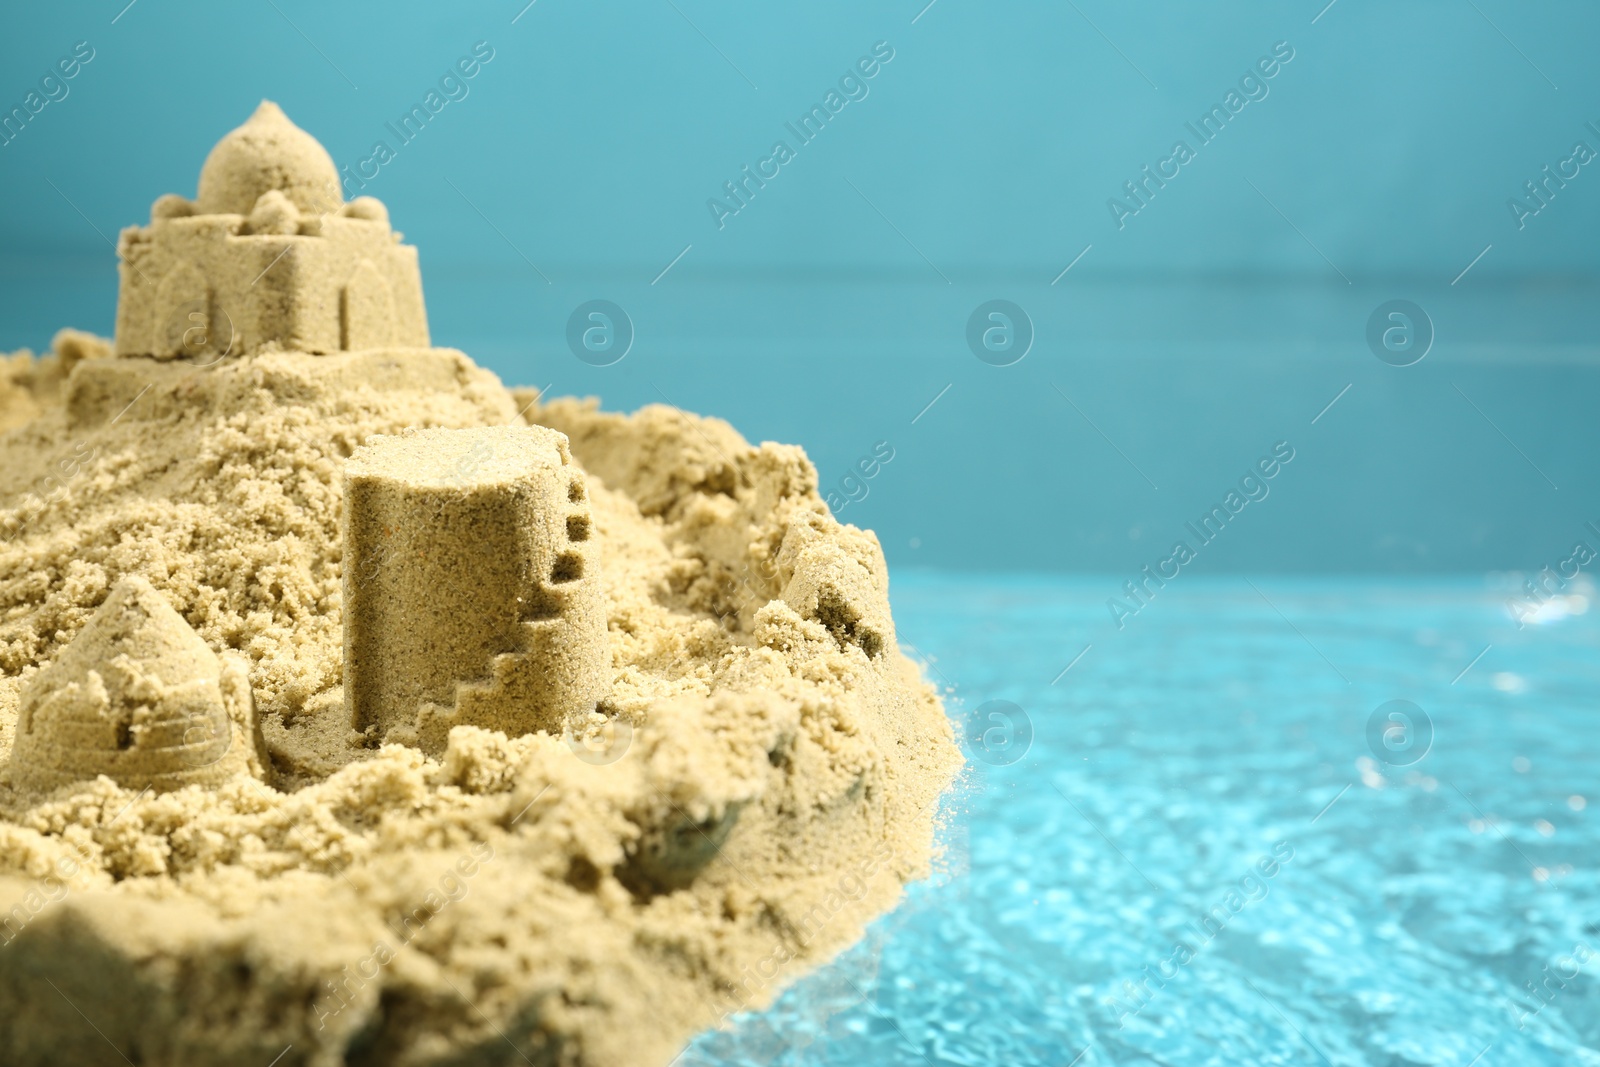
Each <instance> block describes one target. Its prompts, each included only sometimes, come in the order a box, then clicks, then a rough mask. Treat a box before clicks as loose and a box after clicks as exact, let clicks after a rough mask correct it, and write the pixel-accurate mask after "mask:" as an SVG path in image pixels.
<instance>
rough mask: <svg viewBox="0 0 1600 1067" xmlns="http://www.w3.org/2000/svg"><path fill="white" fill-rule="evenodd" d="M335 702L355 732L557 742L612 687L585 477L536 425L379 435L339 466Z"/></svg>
mask: <svg viewBox="0 0 1600 1067" xmlns="http://www.w3.org/2000/svg"><path fill="white" fill-rule="evenodd" d="M344 484H345V508H346V513H347V519H346V525H345V542H344V543H345V559H346V560H348V561H350V566H349V569H347V570H346V571H345V582H344V603H345V616H344V618H345V696H346V701H347V703H348V706H349V709H350V716H351V721H352V723H353V724H354V726H355V728H356V729H357V730H362V731H367V730H371V731H374V733H375V734H376V735H377V736H380V737H383V738H385V739H387V740H391V741H400V742H404V743H408V744H419V745H421V747H423V748H424V749H426V750H428V751H430V752H435V753H437V752H440V751H442V750H443V749H444V745H445V738H446V736H447V735H448V734H449V732H450V728H451V727H452V726H457V725H471V726H481V727H485V728H488V729H494V730H502V731H504V732H505V733H506V734H507V735H509V736H512V737H518V736H521V735H522V734H527V733H532V732H533V731H535V730H547V731H549V732H551V733H556V734H559V733H561V732H562V730H563V728H564V727H565V726H566V725H567V724H568V723H569V722H570V721H571V720H573V719H575V718H577V717H578V716H581V715H583V714H585V713H587V712H589V711H592V710H593V709H594V707H595V704H596V702H597V701H598V700H599V699H600V698H601V697H602V696H604V695H605V694H606V692H607V691H609V689H610V688H611V687H610V671H611V655H610V652H609V646H608V644H607V639H606V620H605V610H604V605H603V600H602V597H601V592H600V581H599V576H598V569H599V566H598V564H599V561H598V560H597V559H596V558H595V553H594V551H593V546H594V542H593V541H591V540H590V534H591V532H592V531H593V528H594V519H593V517H592V516H591V515H590V514H589V508H588V504H587V499H588V494H587V491H586V490H585V488H584V479H583V472H582V471H581V470H579V469H578V468H577V467H576V466H574V465H573V463H572V453H571V450H570V449H569V448H568V447H567V439H566V437H565V436H564V435H562V434H559V433H556V432H555V431H553V430H547V429H545V428H543V427H537V426H530V427H513V426H495V427H485V428H483V429H479V430H423V431H414V432H410V433H406V434H404V435H401V436H396V437H383V438H379V439H377V440H376V441H374V442H373V443H372V444H370V445H368V446H367V447H365V448H363V449H362V450H361V451H359V452H357V453H356V454H355V455H354V456H353V457H351V459H350V462H349V464H348V465H347V466H346V467H345V482H344Z"/></svg>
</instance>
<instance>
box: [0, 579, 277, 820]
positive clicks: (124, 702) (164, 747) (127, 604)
mask: <svg viewBox="0 0 1600 1067" xmlns="http://www.w3.org/2000/svg"><path fill="white" fill-rule="evenodd" d="M262 749H263V746H262V744H261V737H260V734H259V732H258V731H257V726H256V721H255V709H254V702H253V700H252V699H251V693H250V679H249V673H248V671H247V669H246V668H245V666H244V665H243V663H242V662H241V661H239V660H238V659H237V658H233V657H230V658H229V659H228V660H227V661H226V662H224V661H220V660H218V658H217V656H216V655H215V654H214V653H213V652H212V651H211V649H209V648H208V647H206V643H205V642H204V641H202V640H201V639H200V635H199V634H196V633H195V632H194V630H192V629H191V628H190V627H189V624H188V623H187V622H185V621H184V620H183V616H181V615H179V614H178V613H177V612H176V611H174V610H172V605H171V604H169V603H167V599H166V597H164V596H162V595H161V593H160V592H158V591H157V590H156V589H155V587H154V586H152V585H151V584H150V583H149V582H147V581H145V580H144V579H143V578H125V579H123V580H122V581H121V582H119V583H117V585H116V587H115V588H113V589H112V590H111V595H110V596H108V597H107V598H106V601H105V603H104V604H102V605H101V606H100V608H99V610H97V611H96V612H95V613H94V615H93V616H92V617H91V618H90V619H89V622H88V625H86V626H85V627H84V628H83V630H82V631H81V632H80V633H79V634H78V636H77V637H75V638H74V639H73V641H72V643H71V644H69V645H68V646H67V647H66V649H65V650H64V651H63V652H62V653H61V655H60V657H59V658H57V659H56V661H55V662H54V663H52V664H51V665H50V666H48V667H46V668H45V669H44V670H42V671H40V672H39V673H38V674H36V675H35V676H34V677H33V678H32V679H30V680H29V682H28V684H27V685H26V687H25V688H24V689H23V691H22V708H21V714H20V715H19V716H18V718H17V739H16V744H15V745H14V746H13V748H12V755H11V775H12V778H13V780H14V781H16V782H18V783H19V784H21V785H23V786H24V787H26V788H33V789H39V790H46V789H53V788H56V787H57V786H62V785H70V784H72V783H73V782H80V781H85V780H89V779H93V778H95V777H96V776H98V775H102V774H104V775H107V776H108V777H110V778H112V779H114V780H115V781H116V782H117V784H119V785H121V786H123V787H125V788H129V789H142V788H145V787H147V786H148V787H150V788H152V789H155V790H158V791H160V790H169V789H178V788H181V787H183V786H186V785H194V784H202V785H214V784H217V783H219V782H222V781H225V780H227V779H228V778H231V777H232V776H234V775H236V774H242V773H249V774H253V775H255V776H256V777H261V775H262V773H263V768H264V766H265V764H264V762H263V755H262Z"/></svg>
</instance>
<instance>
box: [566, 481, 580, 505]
mask: <svg viewBox="0 0 1600 1067" xmlns="http://www.w3.org/2000/svg"><path fill="white" fill-rule="evenodd" d="M567 499H568V500H569V501H571V502H572V503H574V504H581V503H582V502H583V483H582V482H573V483H572V484H571V485H569V486H567Z"/></svg>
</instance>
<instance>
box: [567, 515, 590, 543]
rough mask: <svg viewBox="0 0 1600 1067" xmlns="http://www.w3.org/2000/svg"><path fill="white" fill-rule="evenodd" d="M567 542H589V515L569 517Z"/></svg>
mask: <svg viewBox="0 0 1600 1067" xmlns="http://www.w3.org/2000/svg"><path fill="white" fill-rule="evenodd" d="M567 540H568V541H587V540H589V516H587V515H568V516H567Z"/></svg>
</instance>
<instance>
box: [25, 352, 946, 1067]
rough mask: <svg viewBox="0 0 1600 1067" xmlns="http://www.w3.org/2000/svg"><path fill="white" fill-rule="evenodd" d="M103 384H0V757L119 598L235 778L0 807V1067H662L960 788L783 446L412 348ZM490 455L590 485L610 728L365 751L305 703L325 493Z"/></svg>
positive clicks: (55, 379)
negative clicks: (388, 441) (564, 444)
mask: <svg viewBox="0 0 1600 1067" xmlns="http://www.w3.org/2000/svg"><path fill="white" fill-rule="evenodd" d="M105 354H106V346H105V345H104V343H103V342H94V341H93V339H85V338H84V336H83V335H75V334H69V335H66V337H65V338H64V339H63V340H62V341H61V342H58V345H57V352H56V353H55V354H54V355H52V356H50V357H47V358H46V359H45V360H37V361H36V360H33V359H31V358H21V357H12V358H11V359H10V360H9V361H8V362H5V363H0V758H5V759H7V761H8V762H9V750H10V748H11V746H12V744H13V742H14V740H15V737H16V729H17V722H18V710H19V702H20V694H21V693H22V691H23V690H24V689H25V688H26V687H28V686H29V685H30V684H31V682H32V680H33V679H34V678H35V677H36V676H39V675H40V672H41V671H49V670H52V669H54V668H53V667H52V666H51V665H52V664H54V663H57V662H66V661H67V659H68V658H69V647H70V646H71V643H72V642H73V639H74V638H75V637H76V636H77V635H78V634H79V633H80V632H81V631H83V630H84V628H85V627H86V626H87V625H88V623H89V621H90V619H91V617H92V616H93V615H94V613H95V612H96V610H97V609H99V608H100V607H101V605H102V603H103V602H104V601H105V600H106V599H107V597H108V595H109V594H110V592H111V590H112V588H113V586H115V585H116V584H117V583H118V582H120V581H124V580H126V579H142V580H143V581H145V582H148V583H149V588H150V589H151V590H152V591H159V594H160V596H161V597H162V598H164V600H165V602H166V603H167V604H169V605H170V607H171V609H172V610H173V611H174V612H176V615H177V616H179V617H181V619H182V620H183V621H184V622H185V623H186V624H187V626H188V627H189V628H192V630H193V632H194V633H195V634H198V635H199V640H200V641H202V642H203V643H204V645H205V646H206V647H207V649H209V650H210V651H211V652H212V653H214V654H217V655H219V656H223V657H229V656H237V657H238V658H239V660H240V662H242V663H243V664H247V666H248V675H249V685H250V689H251V690H252V691H253V696H254V704H255V708H256V714H257V716H258V718H259V724H260V730H261V736H262V738H263V740H264V746H265V751H266V761H265V766H263V767H261V768H260V769H259V776H258V775H257V774H250V773H239V774H234V775H232V776H231V777H228V778H226V779H225V780H224V781H222V782H221V784H217V785H211V784H193V785H187V786H183V787H181V788H176V789H169V790H167V791H160V790H156V789H147V790H139V789H133V788H124V787H122V786H119V785H117V784H116V783H115V782H114V781H113V780H112V779H111V778H107V777H101V778H99V779H97V780H95V781H91V782H78V783H75V784H66V785H59V786H56V787H54V788H53V791H50V792H43V791H41V788H37V787H35V786H34V785H33V784H31V783H32V779H30V778H29V777H28V775H26V774H15V773H11V771H10V770H8V772H7V777H6V779H5V781H4V783H3V784H0V871H3V872H5V873H4V874H0V942H3V943H4V945H5V947H4V950H3V951H0V999H3V1002H4V1003H5V1004H6V1005H7V1008H8V1011H7V1012H6V1013H4V1018H0V1061H3V1062H5V1063H7V1064H33V1063H40V1064H43V1063H63V1062H66V1063H76V1062H97V1061H98V1060H99V1059H103V1058H104V1057H105V1056H106V1055H107V1054H108V1050H107V1049H106V1048H105V1047H104V1046H105V1044H106V1042H107V1041H109V1042H111V1043H112V1044H114V1045H115V1046H116V1047H117V1048H118V1049H119V1050H120V1051H122V1052H123V1054H124V1055H126V1056H128V1057H129V1059H130V1060H131V1061H132V1062H136V1063H141V1064H146V1065H151V1067H154V1065H168V1064H170V1065H174V1067H176V1065H183V1067H201V1065H210V1064H251V1065H261V1064H266V1063H269V1062H273V1059H274V1057H276V1056H279V1054H280V1053H283V1058H282V1059H281V1060H279V1061H278V1062H279V1063H280V1064H282V1065H284V1067H288V1065H292V1064H316V1065H333V1064H371V1065H377V1064H401V1065H414V1064H416V1065H420V1064H446V1063H450V1064H460V1063H466V1062H469V1061H470V1062H484V1063H499V1062H522V1061H523V1060H526V1061H528V1062H532V1063H539V1064H546V1063H549V1064H580V1063H581V1064H593V1065H618V1067H621V1065H628V1067H637V1065H649V1064H659V1063H666V1062H667V1061H668V1060H669V1059H670V1058H671V1057H672V1056H673V1054H674V1053H675V1052H676V1051H677V1050H678V1049H679V1048H680V1047H681V1046H682V1044H683V1043H684V1041H685V1040H687V1038H688V1037H689V1036H691V1035H692V1034H693V1033H694V1032H696V1031H697V1030H699V1029H702V1028H704V1027H706V1026H710V1025H715V1024H716V1023H717V1022H718V1021H719V1020H720V1019H722V1018H723V1017H725V1015H726V1014H727V1013H728V1012H730V1011H734V1010H738V1009H739V1008H741V1007H746V1006H759V1005H762V1004H765V1003H767V1002H769V1001H770V1000H771V998H772V997H773V996H774V995H775V994H776V993H777V991H778V990H779V989H780V988H781V987H782V986H783V985H784V984H785V983H786V982H788V981H791V980H792V979H793V978H794V977H796V976H797V975H798V974H799V973H801V972H802V971H803V970H805V969H807V968H808V967H810V966H814V965H815V964H817V963H818V962H821V961H823V960H826V959H828V958H829V957H830V956H831V955H833V954H834V953H836V952H837V951H839V950H840V949H841V948H843V947H844V946H846V945H848V944H850V943H852V942H853V941H855V940H856V939H857V938H859V937H860V935H861V932H862V929H863V926H864V924H865V923H866V922H867V921H869V920H870V919H872V918H873V917H874V916H876V915H879V914H881V913H882V912H883V911H885V910H886V909H888V908H890V907H892V906H893V904H894V903H895V901H896V900H897V899H898V898H899V896H900V893H901V891H902V886H903V885H904V883H905V882H906V881H908V880H911V879H914V878H918V877H921V876H923V875H925V874H926V873H927V870H928V866H929V863H930V859H931V846H932V839H933V827H934V819H935V815H936V808H937V801H938V798H939V795H940V793H941V792H942V790H943V789H944V787H945V786H946V785H947V784H948V783H949V781H950V779H951V777H952V775H953V774H954V773H955V772H956V770H957V767H958V765H959V762H960V757H959V755H958V752H957V750H956V748H955V746H954V744H953V742H952V739H951V731H950V729H949V726H948V724H947V722H946V720H945V718H944V716H943V714H942V711H941V709H940V706H939V702H938V699H937V697H936V694H935V693H934V691H933V689H932V687H931V686H929V685H928V684H926V683H925V682H924V681H923V680H922V679H921V677H920V674H919V672H918V671H917V670H916V668H915V666H914V665H913V664H912V663H911V662H910V661H909V660H908V659H906V657H905V656H903V655H902V654H901V652H900V651H899V648H898V646H897V644H896V642H895V634H894V628H893V623H892V620H891V618H890V615H889V602H888V579H887V573H886V571H885V569H884V563H883V557H882V553H881V551H880V549H879V547H878V544H877V541H876V538H874V537H873V535H872V534H870V533H866V532H862V531H859V530H856V529H854V528H853V527H849V526H841V525H839V524H838V523H837V522H835V521H834V520H833V519H832V518H831V517H830V516H829V515H828V513H827V510H826V508H825V507H824V505H823V504H822V503H821V501H820V500H819V498H818V496H817V492H816V473H815V470H814V469H813V468H812V466H811V465H810V463H809V462H808V461H807V460H806V458H805V456H804V454H803V453H802V452H801V451H800V450H799V449H798V448H793V447H787V446H781V445H774V444H764V445H761V446H759V447H755V446H751V445H750V444H748V443H747V442H745V441H744V440H743V439H742V438H740V437H739V435H738V434H737V433H736V432H735V431H734V430H733V429H732V428H731V427H729V426H727V425H726V424H725V423H722V422H719V421H717V420H712V419H702V418H698V417H696V416H693V415H688V414H684V413H682V412H678V411H675V410H673V409H668V408H662V407H652V408H646V409H645V410H643V411H641V412H639V413H638V414H635V415H633V416H621V415H615V414H607V413H602V412H600V411H598V410H597V408H596V406H595V405H594V404H593V403H581V402H576V401H569V400H562V401H553V402H551V403H548V404H539V403H537V402H535V401H534V397H533V396H532V395H531V394H526V393H518V394H517V395H513V393H512V392H510V391H507V390H506V389H505V388H503V387H502V386H501V384H500V382H499V381H498V380H497V379H496V378H495V377H494V376H493V375H491V374H489V373H488V372H486V371H484V370H482V369H480V368H478V367H477V366H475V365H474V364H473V363H472V361H471V360H469V359H468V358H467V357H466V356H464V355H462V354H460V353H458V352H453V351H450V350H443V349H388V350H369V351H363V352H356V353H337V354H329V355H320V356H312V355H306V354H302V353H297V352H286V351H265V352H261V353H257V354H252V355H249V356H247V357H245V358H230V359H228V360H226V361H223V362H220V363H217V364H216V365H214V366H210V367H204V368H198V367H196V366H193V365H190V364H187V363H184V362H182V361H177V362H170V361H169V362H157V361H155V360H151V359H145V358H106V355H105ZM530 402H532V403H531V406H530ZM524 409H526V410H525V415H519V411H523V410H524ZM524 421H525V422H527V423H529V424H538V425H543V426H547V427H550V428H552V429H554V430H558V431H560V432H561V433H563V434H565V435H567V437H568V438H569V439H570V444H571V451H572V456H573V458H574V461H575V462H576V463H577V464H578V465H580V466H581V468H582V469H583V471H584V472H586V475H587V484H588V487H589V496H590V500H589V507H590V509H591V513H592V518H593V527H594V529H593V537H594V552H595V553H596V557H597V558H598V560H599V562H600V569H601V574H602V576H603V584H604V591H605V612H606V625H607V628H608V631H609V640H610V648H611V659H612V675H613V677H612V679H611V685H610V688H609V694H608V695H607V696H606V697H605V698H604V699H603V700H602V701H601V702H600V705H599V707H598V708H597V709H596V711H595V713H594V714H593V715H592V717H591V720H592V721H591V722H590V723H589V726H590V727H591V728H592V730H591V732H590V733H588V734H584V735H583V736H578V737H561V736H554V735H552V734H550V733H543V732H540V733H534V734H530V735H528V736H523V737H513V738H507V737H506V736H505V735H504V734H501V733H498V732H492V731H487V730H483V729H479V728H475V727H467V726H458V727H456V728H455V729H454V730H452V731H451V732H450V734H449V739H448V744H447V746H446V748H445V750H444V752H443V754H442V755H441V756H440V757H439V758H438V759H432V758H429V757H427V756H425V755H424V754H423V753H422V752H421V751H418V750H416V749H414V748H410V747H406V746H401V745H388V746H382V747H371V745H372V744H373V742H372V739H371V738H370V736H369V735H363V734H358V733H356V732H354V731H352V730H351V728H350V721H349V718H348V716H347V714H346V712H345V700H344V694H343V692H342V690H341V685H342V681H343V679H342V674H341V662H342V660H341V644H342V592H341V590H342V581H343V565H344V561H343V560H342V559H341V554H342V548H341V546H342V544H343V540H342V537H341V528H340V523H341V510H342V502H341V491H340V485H341V481H340V479H341V474H342V470H343V467H344V463H345V461H346V460H347V459H348V458H349V457H350V456H351V454H352V453H353V452H354V450H355V449H356V448H358V447H359V446H361V445H363V444H364V443H366V441H367V440H368V439H369V438H370V437H372V436H373V435H375V434H396V433H400V432H401V431H403V430H405V429H406V428H408V427H421V428H426V427H476V426H492V425H509V424H520V423H522V422H524ZM8 427H9V429H7V428H8ZM152 611H153V612H154V613H155V614H159V611H155V609H152ZM172 629H173V628H172V627H170V626H169V627H168V628H167V631H165V632H172ZM85 677H87V674H85ZM580 733H582V731H580ZM67 762H68V763H69V764H70V763H71V760H70V759H69V760H68V761H67ZM12 770H14V768H13V769H12ZM69 776H70V775H69ZM80 1011H81V1012H82V1014H80ZM85 1016H86V1017H88V1018H89V1019H90V1020H92V1022H93V1024H94V1025H93V1026H92V1027H91V1026H87V1025H85V1022H84V1018H85ZM97 1031H98V1032H97ZM288 1046H292V1047H290V1048H289V1049H288V1051H287V1052H285V1049H286V1047H288ZM513 1049H514V1050H515V1051H513ZM473 1056H478V1057H481V1059H472V1057H473Z"/></svg>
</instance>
